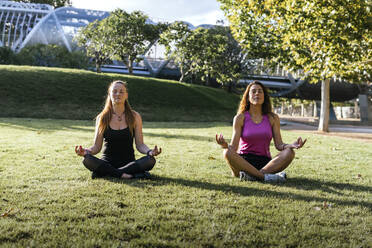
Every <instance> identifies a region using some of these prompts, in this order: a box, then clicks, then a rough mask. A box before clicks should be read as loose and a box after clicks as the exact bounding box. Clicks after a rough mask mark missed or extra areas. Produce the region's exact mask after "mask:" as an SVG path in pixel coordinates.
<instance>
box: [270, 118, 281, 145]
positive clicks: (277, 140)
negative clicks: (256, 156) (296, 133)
mask: <svg viewBox="0 0 372 248" xmlns="http://www.w3.org/2000/svg"><path fill="white" fill-rule="evenodd" d="M268 116H269V120H270V124H271V127H272V132H273V139H274V145H275V148H276V149H277V150H279V151H282V150H284V149H283V145H284V143H283V140H282V135H281V133H280V119H279V116H278V115H277V114H269V115H268Z"/></svg>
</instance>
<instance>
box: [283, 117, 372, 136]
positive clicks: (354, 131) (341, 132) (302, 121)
mask: <svg viewBox="0 0 372 248" xmlns="http://www.w3.org/2000/svg"><path fill="white" fill-rule="evenodd" d="M280 119H281V129H283V130H298V131H305V132H312V133H316V134H320V135H328V136H340V137H346V138H354V139H360V140H365V141H370V142H372V126H368V125H360V124H358V125H350V124H347V125H346V124H345V125H342V124H329V132H328V133H323V132H319V131H318V124H317V122H315V121H314V120H311V119H306V118H301V117H299V118H296V117H290V118H288V117H285V116H282V117H280Z"/></svg>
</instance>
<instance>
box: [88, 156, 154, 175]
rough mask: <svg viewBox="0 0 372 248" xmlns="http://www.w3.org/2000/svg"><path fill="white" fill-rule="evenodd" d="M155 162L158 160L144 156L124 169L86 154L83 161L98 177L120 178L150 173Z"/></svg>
mask: <svg viewBox="0 0 372 248" xmlns="http://www.w3.org/2000/svg"><path fill="white" fill-rule="evenodd" d="M155 162H156V160H155V158H154V157H151V156H144V157H142V158H140V159H137V160H135V161H133V162H130V163H128V164H126V165H124V166H123V167H120V168H115V167H114V166H112V165H111V164H110V163H109V162H107V161H105V160H102V159H99V158H97V157H95V156H93V155H90V154H86V155H85V156H84V160H83V164H84V166H85V167H86V168H87V169H88V170H90V171H93V172H94V173H96V174H97V176H102V177H103V176H111V177H118V178H120V177H121V175H123V173H126V174H131V175H135V174H139V173H144V172H145V171H149V170H151V169H152V168H153V167H154V165H155Z"/></svg>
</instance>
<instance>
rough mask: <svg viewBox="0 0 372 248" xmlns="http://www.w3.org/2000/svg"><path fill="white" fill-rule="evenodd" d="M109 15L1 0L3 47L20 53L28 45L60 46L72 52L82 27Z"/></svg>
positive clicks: (0, 25)
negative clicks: (75, 39) (73, 40)
mask: <svg viewBox="0 0 372 248" xmlns="http://www.w3.org/2000/svg"><path fill="white" fill-rule="evenodd" d="M108 15H109V13H108V12H104V11H95V10H85V9H77V8H73V7H62V8H57V9H54V8H53V7H52V6H50V5H48V4H32V3H18V2H12V1H0V46H7V47H10V48H11V49H12V50H13V51H15V52H19V51H20V50H21V49H22V48H23V47H25V46H26V45H28V44H37V43H42V44H59V45H64V46H65V47H66V48H67V49H68V50H69V51H71V50H72V47H73V46H74V43H73V42H72V38H73V36H74V35H75V33H76V30H77V29H78V28H80V27H83V26H85V25H87V24H88V23H89V22H92V21H94V20H97V19H99V20H101V19H103V18H106V17H107V16H108Z"/></svg>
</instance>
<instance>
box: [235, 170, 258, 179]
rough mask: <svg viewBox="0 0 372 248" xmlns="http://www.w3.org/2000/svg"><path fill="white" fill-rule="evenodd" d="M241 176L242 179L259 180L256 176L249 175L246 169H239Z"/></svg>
mask: <svg viewBox="0 0 372 248" xmlns="http://www.w3.org/2000/svg"><path fill="white" fill-rule="evenodd" d="M239 177H240V181H257V179H256V178H255V177H252V176H250V175H248V174H247V173H246V172H244V171H239Z"/></svg>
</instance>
